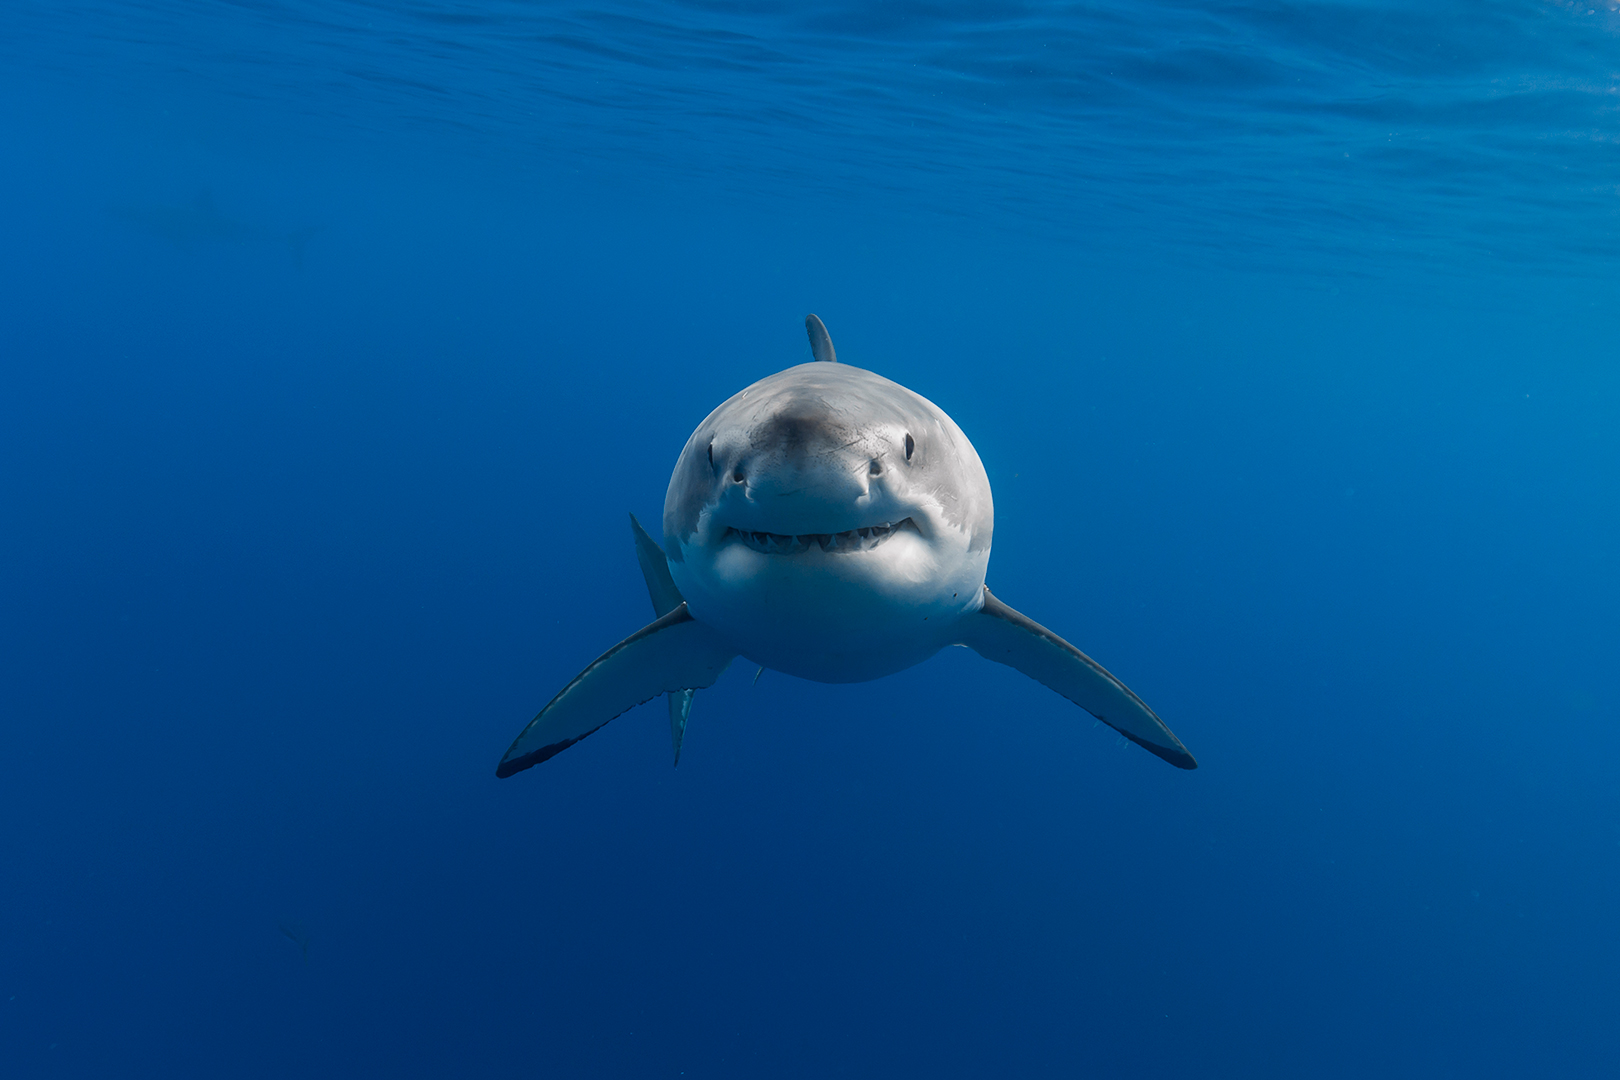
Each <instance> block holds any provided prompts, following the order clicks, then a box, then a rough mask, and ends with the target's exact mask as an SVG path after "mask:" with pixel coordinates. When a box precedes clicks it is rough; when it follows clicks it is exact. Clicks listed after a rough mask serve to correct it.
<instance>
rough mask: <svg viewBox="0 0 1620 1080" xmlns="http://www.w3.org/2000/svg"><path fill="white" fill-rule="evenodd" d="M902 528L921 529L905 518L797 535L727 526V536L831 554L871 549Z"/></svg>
mask: <svg viewBox="0 0 1620 1080" xmlns="http://www.w3.org/2000/svg"><path fill="white" fill-rule="evenodd" d="M903 529H910V530H911V531H912V532H919V531H920V530H919V529H918V528H917V523H916V522H915V521H912V520H911V519H910V518H906V519H905V520H904V521H895V522H887V521H886V522H884V523H883V524H882V525H872V526H870V527H868V528H865V529H849V530H847V531H845V532H838V533H800V534H799V535H797V536H794V535H792V534H789V533H769V532H749V531H747V530H744V529H730V528H728V529H727V530H726V534H725V537H724V539H726V540H730V539H733V538H735V539H737V540H740V541H742V542H743V543H744V544H745V545H747V546H748V547H751V548H753V549H754V550H755V551H759V552H763V553H764V554H766V555H802V554H803V553H805V552H806V551H809V550H810V549H811V548H820V549H821V550H822V551H825V552H829V553H832V554H843V553H845V552H855V551H871V550H872V549H873V548H875V547H877V546H878V545H879V544H881V543H883V541H885V540H887V539H888V538H889V537H891V536H893V535H894V534H895V533H897V532H900V531H901V530H903Z"/></svg>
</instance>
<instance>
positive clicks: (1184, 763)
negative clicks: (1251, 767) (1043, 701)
mask: <svg viewBox="0 0 1620 1080" xmlns="http://www.w3.org/2000/svg"><path fill="white" fill-rule="evenodd" d="M961 643H962V644H963V645H966V646H968V647H969V648H971V649H972V650H973V651H974V652H976V653H978V654H979V655H980V656H982V657H984V658H985V659H986V660H994V661H995V662H996V663H998V664H1006V665H1007V666H1008V667H1010V668H1014V669H1016V670H1018V671H1021V672H1023V673H1024V674H1025V675H1028V676H1029V677H1030V678H1032V679H1034V680H1035V681H1036V682H1039V683H1044V684H1045V685H1046V686H1048V687H1050V688H1051V689H1053V690H1056V691H1057V692H1058V693H1059V694H1062V695H1063V696H1064V697H1066V698H1068V699H1069V700H1070V701H1072V702H1074V703H1075V704H1076V705H1078V706H1080V707H1081V708H1082V709H1084V710H1086V711H1087V712H1088V713H1090V714H1091V715H1092V716H1095V717H1096V718H1097V719H1099V720H1101V721H1102V722H1103V723H1105V724H1107V725H1108V726H1109V727H1111V728H1113V729H1114V730H1115V731H1117V732H1119V733H1120V734H1121V735H1123V736H1125V737H1126V738H1127V739H1129V740H1131V741H1132V742H1134V743H1136V744H1137V745H1138V746H1141V747H1142V748H1144V749H1145V750H1147V751H1148V752H1149V753H1152V754H1157V755H1158V756H1159V757H1162V758H1163V759H1164V760H1166V761H1168V762H1169V763H1170V764H1172V765H1174V766H1176V767H1177V768H1178V769H1196V768H1198V762H1196V761H1194V760H1193V756H1192V755H1191V754H1189V753H1187V748H1186V747H1185V746H1182V745H1181V740H1180V739H1178V738H1176V737H1175V735H1174V734H1173V733H1171V731H1170V729H1169V728H1167V727H1165V725H1164V721H1163V720H1160V719H1159V717H1158V715H1157V714H1156V713H1154V711H1153V710H1152V709H1150V708H1148V707H1147V705H1146V703H1144V702H1143V701H1142V699H1141V698H1139V697H1137V696H1136V695H1135V694H1133V693H1131V691H1130V688H1129V687H1127V686H1126V685H1125V684H1124V683H1122V682H1120V681H1119V680H1118V679H1116V678H1114V677H1113V676H1112V675H1110V674H1109V673H1108V672H1107V671H1105V670H1104V669H1103V666H1102V665H1101V664H1099V663H1097V661H1095V660H1093V659H1092V658H1091V657H1089V656H1087V655H1086V654H1085V653H1083V652H1081V651H1080V650H1079V649H1077V648H1075V647H1074V646H1073V645H1070V644H1069V643H1068V642H1067V641H1064V640H1063V639H1062V638H1060V637H1058V636H1057V635H1056V634H1054V633H1052V631H1050V630H1048V629H1047V628H1046V627H1044V626H1042V625H1041V624H1040V623H1038V622H1036V621H1035V620H1034V619H1031V618H1029V617H1027V616H1025V615H1022V614H1020V613H1019V612H1017V611H1014V610H1013V609H1012V608H1010V607H1008V606H1007V605H1006V604H1003V603H1002V602H1001V601H1000V600H997V599H996V598H995V597H994V596H992V595H990V590H989V589H988V588H986V589H985V590H984V607H983V609H981V610H980V611H979V613H978V614H976V615H972V616H970V617H968V618H967V619H965V620H963V635H962V638H961Z"/></svg>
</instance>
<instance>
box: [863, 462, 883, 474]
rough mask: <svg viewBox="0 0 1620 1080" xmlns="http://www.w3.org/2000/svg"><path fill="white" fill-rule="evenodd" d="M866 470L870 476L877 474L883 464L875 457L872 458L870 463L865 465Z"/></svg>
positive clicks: (881, 470) (880, 472)
mask: <svg viewBox="0 0 1620 1080" xmlns="http://www.w3.org/2000/svg"><path fill="white" fill-rule="evenodd" d="M866 471H867V473H868V474H869V475H871V476H879V475H881V474H882V472H883V465H882V463H880V462H879V461H878V460H877V459H876V458H873V459H872V464H870V465H868V466H867V467H866Z"/></svg>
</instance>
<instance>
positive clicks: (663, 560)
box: [630, 514, 686, 617]
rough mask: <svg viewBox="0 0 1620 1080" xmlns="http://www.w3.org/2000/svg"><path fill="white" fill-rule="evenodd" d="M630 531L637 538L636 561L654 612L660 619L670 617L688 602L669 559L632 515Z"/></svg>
mask: <svg viewBox="0 0 1620 1080" xmlns="http://www.w3.org/2000/svg"><path fill="white" fill-rule="evenodd" d="M630 529H631V531H632V532H633V533H634V534H635V537H636V561H637V562H639V563H640V564H641V576H642V577H644V578H646V579H647V595H648V596H649V597H650V598H651V599H652V606H653V611H654V612H656V613H657V614H658V615H659V616H660V617H662V616H664V615H668V614H669V613H670V612H672V611H674V610H675V609H676V608H678V607H680V606H681V605H682V604H683V603H685V602H686V598H685V597H684V596H682V595H681V590H680V589H677V588H676V587H675V579H674V578H673V577H670V574H669V557H668V556H667V555H665V554H664V549H663V548H661V547H659V546H658V542H657V541H656V540H654V539H653V538H652V537H651V536H649V535H647V530H646V529H643V528H642V527H641V522H639V521H637V520H636V515H634V514H631V515H630Z"/></svg>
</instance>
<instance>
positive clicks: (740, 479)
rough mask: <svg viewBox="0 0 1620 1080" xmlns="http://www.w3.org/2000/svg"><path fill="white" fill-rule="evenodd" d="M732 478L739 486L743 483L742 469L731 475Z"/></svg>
mask: <svg viewBox="0 0 1620 1080" xmlns="http://www.w3.org/2000/svg"><path fill="white" fill-rule="evenodd" d="M731 478H732V479H733V480H735V481H736V482H737V483H739V484H740V483H742V482H743V471H742V470H741V469H738V470H736V471H735V472H733V473H732V474H731Z"/></svg>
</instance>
